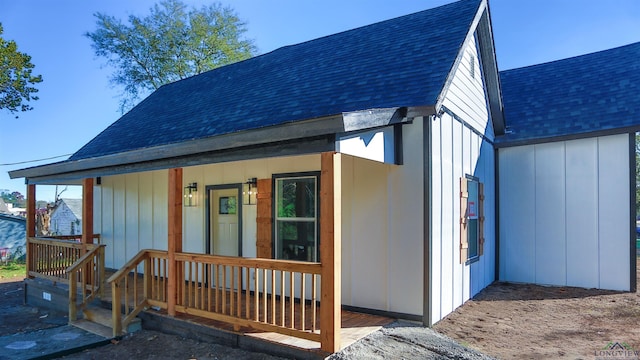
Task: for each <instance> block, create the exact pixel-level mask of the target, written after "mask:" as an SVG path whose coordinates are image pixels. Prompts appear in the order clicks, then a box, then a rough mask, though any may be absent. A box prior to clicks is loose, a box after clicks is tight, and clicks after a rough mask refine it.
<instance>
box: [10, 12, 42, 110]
mask: <svg viewBox="0 0 640 360" xmlns="http://www.w3.org/2000/svg"><path fill="white" fill-rule="evenodd" d="M2 33H3V28H2V24H0V109H7V110H9V112H11V113H15V112H18V111H27V110H31V109H33V107H32V106H31V105H30V104H29V101H31V100H38V97H37V96H34V95H33V94H35V93H37V92H38V89H36V88H35V87H33V85H35V84H37V83H39V82H41V81H42V76H40V75H37V76H34V75H33V74H32V72H33V68H34V65H33V64H32V63H31V56H29V55H27V54H24V53H21V52H19V51H18V45H17V44H16V42H15V41H13V40H8V41H7V40H5V39H4V38H3V37H2V36H1V35H2Z"/></svg>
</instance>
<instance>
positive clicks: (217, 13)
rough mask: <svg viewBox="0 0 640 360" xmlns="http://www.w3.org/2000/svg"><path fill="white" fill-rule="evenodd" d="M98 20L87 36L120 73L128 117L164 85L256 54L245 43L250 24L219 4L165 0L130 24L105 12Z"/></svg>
mask: <svg viewBox="0 0 640 360" xmlns="http://www.w3.org/2000/svg"><path fill="white" fill-rule="evenodd" d="M94 16H95V17H96V19H97V21H96V24H97V30H95V31H93V32H87V33H86V34H85V35H86V36H87V37H88V38H89V39H91V41H92V48H93V49H94V51H95V54H96V55H97V56H98V57H103V58H106V60H107V64H108V65H110V66H112V67H113V68H114V69H115V70H114V73H113V74H112V76H111V79H110V81H111V84H112V85H116V86H122V87H123V88H124V90H123V93H122V99H121V102H120V105H121V110H122V111H123V112H124V111H126V110H127V109H129V108H131V107H132V106H133V105H134V103H135V102H136V101H137V100H138V99H139V98H140V97H141V96H142V95H145V94H147V93H149V92H151V91H153V90H156V89H158V88H159V87H160V86H162V85H164V84H167V83H170V82H173V81H176V80H180V79H184V78H187V77H190V76H193V75H197V74H200V73H202V72H205V71H208V70H211V69H214V68H216V67H219V66H222V65H226V64H230V63H233V62H237V61H240V60H244V59H247V58H250V57H251V56H253V55H254V54H255V53H256V47H255V45H254V44H253V41H251V40H248V39H244V38H243V35H244V33H245V32H246V27H245V23H244V22H242V21H241V20H240V19H239V18H238V16H237V15H236V13H235V12H234V11H233V10H232V9H231V8H228V7H222V6H221V5H220V4H217V3H216V4H213V5H209V6H203V7H201V8H200V9H196V8H191V9H187V6H186V5H185V4H184V3H182V2H180V1H179V0H165V1H162V2H160V4H159V5H158V4H156V5H154V6H153V7H152V8H151V9H150V14H149V15H148V16H146V17H143V18H140V17H137V16H133V15H131V16H129V19H128V24H124V23H123V22H122V21H120V20H119V19H116V18H115V17H113V16H109V15H106V14H103V13H96V14H94Z"/></svg>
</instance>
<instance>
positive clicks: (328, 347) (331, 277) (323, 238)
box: [320, 152, 342, 353]
mask: <svg viewBox="0 0 640 360" xmlns="http://www.w3.org/2000/svg"><path fill="white" fill-rule="evenodd" d="M320 170H321V173H320V262H321V263H322V272H321V277H322V278H321V284H322V285H321V294H320V347H321V349H322V350H324V351H326V352H330V353H334V352H337V351H339V350H340V329H341V325H342V324H341V323H342V313H341V286H342V284H341V276H342V274H341V271H342V268H341V261H342V257H341V246H342V240H341V229H342V210H341V209H342V206H341V201H342V200H341V199H342V193H341V182H342V181H341V179H342V175H341V157H340V154H336V153H334V152H325V153H322V154H321V155H320Z"/></svg>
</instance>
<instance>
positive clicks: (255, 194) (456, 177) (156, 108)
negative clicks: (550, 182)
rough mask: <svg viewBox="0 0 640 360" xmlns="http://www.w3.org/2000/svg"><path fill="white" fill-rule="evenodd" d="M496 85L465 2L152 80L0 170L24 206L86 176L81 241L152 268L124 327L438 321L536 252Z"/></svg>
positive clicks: (335, 338)
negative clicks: (90, 132) (81, 128)
mask: <svg viewBox="0 0 640 360" xmlns="http://www.w3.org/2000/svg"><path fill="white" fill-rule="evenodd" d="M445 23H446V26H442V24H445ZM501 80H502V81H503V82H505V84H506V85H508V86H511V82H510V81H509V80H510V78H509V73H508V72H507V73H503V74H502V79H501V78H500V75H499V74H498V71H497V65H496V58H495V49H494V47H493V38H492V30H491V20H490V16H489V11H488V5H487V2H486V0H462V1H458V2H455V3H451V4H448V5H444V6H441V7H437V8H433V9H429V10H425V11H422V12H419V13H415V14H410V15H407V16H403V17H399V18H396V19H391V20H387V21H383V22H380V23H376V24H372V25H369V26H365V27H361V28H357V29H353V30H350V31H346V32H342V33H338V34H335V35H331V36H327V37H323V38H320V39H316V40H312V41H308V42H305V43H301V44H297V45H292V46H287V47H283V48H280V49H277V50H275V51H273V52H270V53H268V54H264V55H261V56H257V57H255V58H252V59H249V60H245V61H242V62H239V63H236V64H232V65H228V66H225V67H222V68H219V69H216V70H212V71H209V72H206V73H203V74H201V75H197V76H194V77H191V78H188V79H185V80H181V81H178V82H175V83H171V84H168V85H165V86H163V87H161V88H160V89H158V90H157V91H155V92H154V93H153V94H151V95H150V96H149V97H148V98H146V99H145V100H143V101H142V102H141V103H140V104H139V105H137V106H136V107H135V108H133V109H132V110H131V111H130V112H128V113H127V114H125V115H124V116H122V117H121V118H120V119H119V120H118V121H116V122H115V123H113V124H112V125H111V126H109V127H108V128H107V129H105V130H104V131H103V132H101V133H100V134H99V135H98V136H96V137H95V138H94V139H93V140H91V141H90V142H89V143H87V144H86V145H85V146H83V147H82V148H81V149H79V150H78V151H77V152H76V153H75V154H74V155H72V156H71V157H70V158H69V159H68V160H66V161H62V162H57V163H52V164H48V165H42V166H37V167H32V168H27V169H21V170H16V171H12V172H11V173H10V176H11V177H12V178H26V181H27V183H28V189H27V190H28V199H30V200H29V208H28V209H29V213H30V214H33V211H34V209H35V207H34V204H33V201H34V200H33V199H34V198H35V191H36V185H40V184H69V185H70V184H76V185H78V184H82V185H83V206H82V211H83V216H82V218H83V220H84V221H83V222H82V228H83V230H82V237H83V244H85V245H87V246H89V245H91V244H90V243H91V242H92V240H91V238H92V236H93V234H94V233H97V234H100V246H99V247H95V246H93V247H91V249H89V248H86V249H83V251H92V252H93V251H96V252H99V251H104V263H106V266H107V267H109V268H113V269H120V270H119V271H118V272H117V273H116V274H114V275H113V276H112V277H111V278H110V279H109V283H113V284H114V285H113V289H114V292H117V291H120V290H118V289H120V288H123V287H124V288H126V287H127V286H126V285H117V281H120V280H118V279H121V278H123V277H124V278H126V274H128V273H129V272H133V273H137V274H140V273H142V274H143V275H144V276H145V282H144V283H145V289H146V290H145V294H146V295H145V296H144V299H143V300H142V301H141V302H140V303H138V304H137V305H136V307H135V310H133V311H132V312H131V313H128V314H125V318H124V320H122V321H123V322H124V321H125V320H126V319H129V318H130V317H132V316H135V315H136V314H137V313H138V312H140V311H142V309H143V308H144V306H149V305H153V306H157V307H158V308H161V309H165V310H166V311H167V313H168V314H169V315H170V316H174V315H176V314H179V313H187V314H190V315H194V316H197V317H205V318H210V319H214V320H219V321H223V322H226V323H230V324H233V326H234V329H235V330H238V329H239V328H240V327H242V326H247V327H250V328H253V329H261V330H269V331H276V332H280V333H282V334H285V335H291V336H297V337H301V338H304V339H307V340H312V341H317V342H320V343H321V348H322V350H324V351H327V352H332V351H336V350H337V349H339V348H340V323H341V316H342V315H341V312H340V309H341V308H342V309H348V310H356V311H361V312H368V313H374V314H382V315H387V316H392V317H396V318H404V319H410V320H416V321H420V322H422V323H424V324H425V325H431V324H434V323H435V322H437V321H439V320H440V319H442V318H444V317H445V316H446V315H448V314H450V313H451V312H452V311H453V310H454V309H456V308H457V307H459V306H461V305H462V304H463V303H464V302H465V301H467V300H468V299H470V298H471V297H473V296H474V295H475V294H477V293H478V292H479V291H481V290H482V289H483V288H485V287H486V286H488V285H489V284H491V283H492V282H493V281H495V280H496V279H497V278H498V277H499V278H500V279H504V280H511V281H534V282H535V281H536V278H531V277H530V276H529V274H530V272H531V271H536V270H532V269H524V270H521V269H519V268H518V266H521V265H520V264H527V266H528V265H530V264H528V263H526V262H525V261H523V260H522V258H523V257H524V258H526V259H527V261H529V260H528V259H529V258H530V257H531V256H532V254H533V253H535V252H536V251H540V252H541V256H540V257H539V258H538V259H539V260H540V261H541V266H542V265H544V263H543V262H542V260H543V256H542V252H543V251H547V250H549V246H547V247H540V248H539V250H535V249H538V248H536V246H537V245H540V246H542V245H543V241H544V240H540V241H538V242H537V243H534V245H533V247H532V246H530V245H527V246H528V247H526V246H524V245H521V244H520V243H519V242H520V241H521V240H520V239H519V237H518V236H517V230H518V228H517V227H516V226H515V225H514V226H511V222H514V223H517V221H521V222H523V221H529V219H521V217H527V216H530V213H527V212H526V211H531V210H530V209H527V210H526V211H519V210H520V208H519V207H518V205H521V203H520V202H519V201H520V198H524V199H525V200H528V198H525V197H524V196H521V195H520V193H519V192H518V191H517V190H522V191H530V189H528V188H526V187H523V188H522V189H520V187H521V186H525V185H526V184H528V183H523V184H520V183H519V181H520V180H521V179H520V178H518V176H521V177H522V176H524V175H522V174H520V173H519V172H518V170H509V166H518V165H520V164H519V163H518V159H514V160H513V161H511V162H510V156H512V155H511V153H510V152H512V151H515V152H516V153H517V151H518V150H517V149H519V148H522V149H525V150H523V151H530V148H529V147H533V148H536V147H537V146H538V144H537V143H536V144H534V145H531V144H529V142H528V141H529V140H530V139H525V138H521V137H518V136H519V134H522V132H520V131H519V130H518V125H517V124H519V123H518V120H513V122H512V120H511V117H519V116H520V115H519V114H518V113H517V112H514V113H510V112H509V111H510V110H509V109H507V108H506V107H505V110H506V115H507V116H506V121H505V117H504V114H503V103H502V90H501V88H500V86H501V85H500V82H501ZM513 94H517V91H516V92H510V91H505V95H504V97H505V99H509V100H510V99H512V96H513ZM559 96H560V95H559ZM577 105H580V104H577ZM516 107H517V106H514V105H510V108H511V109H513V110H514V111H515V108H516ZM525 115H526V114H525ZM521 118H522V120H520V121H527V120H526V117H521ZM532 121H534V122H535V121H536V120H535V119H533V120H532ZM522 124H525V126H528V125H527V124H526V122H524V123H522ZM507 126H508V127H507ZM541 128H544V125H541ZM571 131H572V130H571ZM570 134H573V133H570ZM594 134H596V135H597V134H600V135H602V134H601V133H600V132H599V131H596V132H595V133H591V135H594ZM568 136H573V135H568ZM598 136H599V135H598ZM622 136H623V137H625V139H627V138H628V135H626V134H625V135H622ZM532 139H533V137H532ZM555 139H556V138H553V140H555ZM557 139H559V140H562V141H565V140H566V141H569V140H568V139H567V138H565V137H564V135H562V136H560V137H559V138H557ZM616 139H617V137H616ZM548 140H549V138H546V137H545V138H544V139H543V140H540V142H541V144H543V145H542V146H545V145H544V144H547V143H548ZM521 141H525V142H521ZM531 141H534V140H531ZM535 141H538V140H537V139H536V140H535ZM627 145H628V144H627ZM565 165H567V163H562V166H565ZM503 166H504V167H503ZM503 169H505V170H503ZM603 170H606V169H604V168H603ZM627 171H628V169H627ZM626 174H627V175H629V173H628V172H627V173H626ZM541 175H543V174H542V173H541ZM628 178H629V177H627V178H626V179H628ZM498 179H499V180H500V181H499V183H498V182H497V180H498ZM533 180H536V181H538V183H540V184H544V183H545V182H544V181H545V179H543V178H542V177H541V178H540V179H538V178H536V177H533ZM603 185H606V183H603ZM512 189H513V190H512ZM515 194H517V195H515ZM528 195H529V194H527V196H528ZM540 196H543V194H540ZM540 199H541V200H544V199H542V198H540ZM627 200H629V199H628V198H627ZM526 204H529V203H526ZM601 205H602V206H604V205H605V204H604V203H603V204H601ZM498 206H500V209H498ZM505 209H506V210H505ZM535 209H540V211H543V209H544V208H543V207H542V208H539V207H536V208H535ZM603 209H604V210H606V209H608V208H603ZM498 210H499V211H498ZM626 210H629V209H628V208H627V209H626ZM536 211H537V210H536ZM621 211H623V212H624V211H625V210H621ZM498 212H499V214H500V218H498V216H497V214H498ZM598 214H599V215H598V216H600V217H602V218H603V222H604V223H606V224H609V223H608V222H607V220H606V219H604V216H605V215H604V214H600V213H598ZM541 215H545V214H541ZM32 217H33V216H32V215H31V216H30V218H32ZM538 219H539V221H538V220H536V221H534V222H533V226H534V228H536V229H537V227H540V228H541V229H542V227H544V226H546V223H545V222H544V221H543V220H545V221H546V220H549V221H551V220H554V221H555V218H553V219H552V218H550V217H549V219H547V218H545V217H544V216H540V217H538ZM29 221H31V220H29ZM528 225H531V224H528ZM622 225H625V224H624V223H622ZM615 226H616V225H615V224H612V225H611V227H615ZM599 229H600V231H608V230H607V228H606V226H604V225H603V226H600V227H599ZM27 232H28V235H29V238H30V239H31V238H32V237H33V235H34V234H35V232H34V230H33V225H32V224H31V223H30V224H29V225H28V226H27ZM498 235H499V236H498ZM527 241H528V240H527ZM554 241H555V240H554ZM33 244H36V245H34V246H33V250H31V251H34V252H37V251H41V250H42V249H43V248H44V247H46V246H54V245H50V244H49V243H48V242H46V241H41V240H38V239H34V240H33ZM527 244H528V243H527ZM55 246H57V245H55ZM519 247H520V248H519ZM30 249H31V248H30ZM96 249H102V250H96ZM145 249H151V250H145ZM532 249H534V250H535V251H534V250H532ZM623 253H624V252H623V251H621V252H620V254H623ZM591 254H592V253H591ZM555 255H556V254H555V253H554V254H553V256H555ZM603 255H606V254H603ZM96 256H98V255H96ZM36 257H37V256H36ZM89 258H90V256H88V255H84V256H83V259H85V260H86V259H89ZM550 259H553V257H552V256H551V255H550ZM85 260H83V261H85ZM74 261H75V260H73V259H71V260H70V262H69V263H68V264H69V265H71V264H74V265H71V266H70V267H69V269H72V270H73V269H77V268H82V266H81V265H78V264H76V263H74ZM100 261H101V260H100ZM100 261H97V262H96V264H98V263H100ZM606 264H607V263H606V261H605V262H603V265H606ZM36 265H37V264H36ZM591 265H594V264H591ZM30 266H31V265H30ZM33 266H35V265H33ZM514 268H515V269H516V270H517V271H515V272H514ZM45 270H46V269H45ZM45 270H43V271H45ZM543 270H544V269H542V268H540V271H543ZM518 271H520V272H518ZM527 271H528V272H529V273H527ZM601 273H602V274H603V276H605V275H606V276H610V275H611V274H609V273H608V270H607V268H606V267H602V271H601ZM618 273H619V271H618V270H617V269H616V270H614V273H613V275H612V276H615V275H616V274H618ZM29 274H30V275H31V276H37V275H38V274H39V273H38V271H36V270H33V271H32V272H31V271H30V273H29ZM514 274H515V275H514ZM523 274H525V275H523ZM70 276H76V275H70ZM134 278H136V277H134ZM623 280H624V279H623ZM83 282H84V283H85V284H86V281H85V280H83ZM541 282H545V281H541ZM74 283H75V282H73V281H72V282H70V284H74ZM602 284H605V283H602ZM221 294H222V295H221ZM117 298H118V296H115V297H114V299H117ZM212 299H213V300H212ZM287 299H288V300H287ZM118 301H119V300H118ZM125 301H126V300H125ZM213 302H215V306H212V303H213ZM220 302H221V303H220ZM285 303H286V304H285ZM318 303H319V304H320V306H319V310H317V309H316V305H317V304H318ZM141 304H142V305H141ZM218 305H221V307H220V309H219V306H218ZM73 306H75V305H73ZM289 306H290V308H289ZM245 307H246V308H245ZM113 308H114V309H118V308H120V305H119V303H115V302H114V305H113ZM294 308H295V309H296V310H295V311H294ZM289 309H290V310H289ZM74 311H75V308H73V309H71V308H70V313H72V312H74ZM305 314H310V315H305ZM72 317H73V316H71V315H70V318H72ZM294 318H295V319H298V320H295V321H294ZM318 319H319V320H320V322H319V323H320V327H319V329H317V328H316V320H318ZM113 321H114V324H115V325H114V332H115V331H116V329H119V328H120V324H119V323H118V322H120V321H121V320H118V319H117V318H116V317H114V320H113Z"/></svg>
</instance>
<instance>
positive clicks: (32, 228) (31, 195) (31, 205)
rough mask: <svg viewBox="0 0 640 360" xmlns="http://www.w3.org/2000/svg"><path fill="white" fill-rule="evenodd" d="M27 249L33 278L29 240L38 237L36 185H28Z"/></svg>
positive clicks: (29, 267) (28, 262)
mask: <svg viewBox="0 0 640 360" xmlns="http://www.w3.org/2000/svg"><path fill="white" fill-rule="evenodd" d="M26 235H27V239H26V240H27V242H26V244H27V249H26V254H27V255H26V259H27V261H26V262H27V266H26V267H27V275H26V276H27V277H28V278H32V277H33V276H29V269H31V266H32V263H31V262H32V261H33V260H32V259H31V247H30V246H29V238H32V237H35V236H36V186H35V184H29V185H27V234H26Z"/></svg>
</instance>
